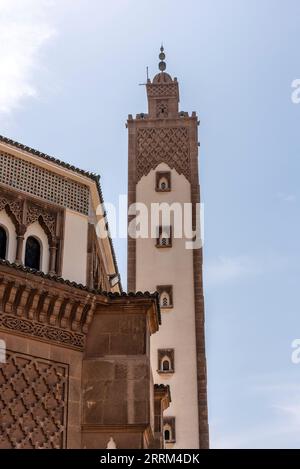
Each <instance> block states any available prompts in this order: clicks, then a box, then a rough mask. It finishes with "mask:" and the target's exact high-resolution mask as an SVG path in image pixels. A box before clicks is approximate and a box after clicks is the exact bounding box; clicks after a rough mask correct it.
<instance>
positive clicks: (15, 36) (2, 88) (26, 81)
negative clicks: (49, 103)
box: [0, 0, 55, 114]
mask: <svg viewBox="0 0 300 469" xmlns="http://www.w3.org/2000/svg"><path fill="white" fill-rule="evenodd" d="M52 6H53V2H49V0H1V1H0V65H1V67H0V69H1V73H0V113H1V114H9V113H11V112H12V111H13V110H15V109H16V108H18V107H19V106H20V105H21V104H22V102H23V100H24V99H26V98H31V97H34V96H37V95H38V90H37V88H36V84H35V74H36V72H37V71H38V67H39V54H40V51H41V48H42V47H43V46H44V45H45V44H46V43H47V42H48V41H49V40H50V39H52V38H53V37H54V36H55V29H54V28H53V27H52V26H51V25H50V24H49V20H48V19H47V12H48V10H49V8H51V7H52Z"/></svg>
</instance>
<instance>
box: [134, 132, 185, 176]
mask: <svg viewBox="0 0 300 469" xmlns="http://www.w3.org/2000/svg"><path fill="white" fill-rule="evenodd" d="M162 162H163V163H166V164H167V165H168V166H169V167H170V168H175V169H176V171H177V172H178V173H179V174H183V175H184V176H185V177H186V178H187V179H188V180H190V152H189V138H188V129H187V128H185V127H174V128H172V127H169V128H144V129H139V130H138V132H137V161H136V173H137V181H139V180H140V178H141V177H142V176H146V175H147V174H148V173H149V172H150V171H151V169H155V168H156V166H157V165H158V164H159V163H162Z"/></svg>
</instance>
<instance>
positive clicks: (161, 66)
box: [158, 45, 167, 72]
mask: <svg viewBox="0 0 300 469" xmlns="http://www.w3.org/2000/svg"><path fill="white" fill-rule="evenodd" d="M158 57H159V60H160V62H159V64H158V68H159V70H160V71H161V72H164V71H165V70H166V67H167V64H166V62H165V61H164V60H165V58H166V55H165V53H164V46H163V45H161V48H160V54H159V56H158Z"/></svg>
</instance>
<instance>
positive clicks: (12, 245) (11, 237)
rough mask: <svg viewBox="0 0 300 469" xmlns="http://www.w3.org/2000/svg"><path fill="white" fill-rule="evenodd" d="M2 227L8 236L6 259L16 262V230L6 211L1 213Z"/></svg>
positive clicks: (0, 224)
mask: <svg viewBox="0 0 300 469" xmlns="http://www.w3.org/2000/svg"><path fill="white" fill-rule="evenodd" d="M0 226H3V227H4V229H5V230H6V234H7V246H6V259H7V260H8V261H9V262H15V260H16V249H17V235H16V229H15V225H14V224H13V222H12V220H11V219H10V217H9V216H8V215H7V212H6V211H5V209H3V210H1V212H0Z"/></svg>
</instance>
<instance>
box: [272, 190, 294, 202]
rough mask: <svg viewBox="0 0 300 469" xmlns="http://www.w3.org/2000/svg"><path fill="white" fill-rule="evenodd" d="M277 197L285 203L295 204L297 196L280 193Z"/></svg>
mask: <svg viewBox="0 0 300 469" xmlns="http://www.w3.org/2000/svg"><path fill="white" fill-rule="evenodd" d="M277 197H278V199H279V200H282V201H283V202H295V200H296V196H295V195H294V194H286V193H284V192H278V194H277Z"/></svg>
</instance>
